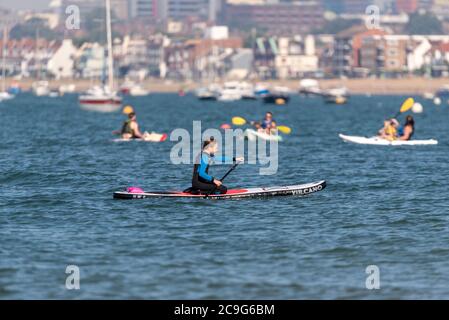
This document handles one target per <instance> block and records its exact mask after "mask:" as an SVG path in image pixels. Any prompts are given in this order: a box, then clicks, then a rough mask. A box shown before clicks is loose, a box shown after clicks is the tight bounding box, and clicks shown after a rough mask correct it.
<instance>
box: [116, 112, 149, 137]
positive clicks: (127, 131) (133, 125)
mask: <svg viewBox="0 0 449 320" xmlns="http://www.w3.org/2000/svg"><path fill="white" fill-rule="evenodd" d="M114 133H118V134H120V135H121V136H122V139H126V140H129V139H143V138H144V135H143V134H142V132H140V130H139V124H138V123H137V116H136V114H135V113H134V112H131V113H129V114H128V120H126V121H125V122H124V123H123V126H122V129H121V130H120V132H118V131H114Z"/></svg>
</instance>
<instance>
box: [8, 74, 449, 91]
mask: <svg viewBox="0 0 449 320" xmlns="http://www.w3.org/2000/svg"><path fill="white" fill-rule="evenodd" d="M34 81H35V80H33V79H22V80H13V79H7V85H9V84H11V83H12V82H17V83H19V84H20V86H21V88H22V89H23V90H30V88H31V84H32V83H33V82H34ZM255 82H263V83H268V84H271V85H273V86H286V87H288V88H290V89H291V90H292V91H297V90H298V87H299V81H298V80H272V81H255ZM49 83H50V87H51V88H52V89H54V90H57V89H58V88H59V86H60V85H62V84H75V85H76V91H78V92H82V91H85V90H86V89H88V88H90V87H92V86H93V85H94V84H98V83H99V82H92V81H91V80H85V79H60V80H50V81H49ZM119 83H122V80H120V81H119ZM319 83H320V86H321V88H322V89H328V88H334V87H340V86H345V87H347V88H348V89H349V91H350V93H351V94H374V95H375V94H377V95H387V94H390V95H404V94H408V95H422V94H424V93H427V92H430V93H433V92H435V91H436V90H438V89H439V88H441V87H442V86H444V85H446V84H449V79H446V78H442V79H428V78H404V79H326V80H319ZM201 85H207V82H203V83H201V84H200V83H198V82H194V81H185V82H178V81H173V80H161V79H148V80H145V81H144V82H143V86H144V87H145V88H147V89H149V90H150V91H151V92H178V91H179V90H181V89H184V90H194V89H196V88H197V87H199V86H201Z"/></svg>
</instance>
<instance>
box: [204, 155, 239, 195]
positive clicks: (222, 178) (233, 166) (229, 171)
mask: <svg viewBox="0 0 449 320" xmlns="http://www.w3.org/2000/svg"><path fill="white" fill-rule="evenodd" d="M239 164H240V162H235V163H234V164H233V165H232V167H231V168H230V169H229V170H228V172H226V173H225V175H224V176H223V177H221V179H220V181H221V182H223V180H224V179H226V177H227V176H228V175H229V174H230V173H231V172H232V171H234V169H235V168H237V166H238V165H239ZM216 190H217V185H215V188H213V189H212V190H211V191H210V192H209V193H208V194H206V196H205V198H207V197H208V196H210V195H211V194H212V193H214V192H215V191H216Z"/></svg>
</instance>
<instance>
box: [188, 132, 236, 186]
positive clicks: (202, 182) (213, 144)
mask: <svg viewBox="0 0 449 320" xmlns="http://www.w3.org/2000/svg"><path fill="white" fill-rule="evenodd" d="M217 151H218V144H217V141H216V140H215V139H214V137H210V139H209V140H206V141H204V142H203V148H202V151H201V153H200V154H199V155H198V157H197V159H196V161H195V165H194V166H193V176H192V188H190V190H189V192H192V193H202V194H203V193H204V194H209V193H217V194H225V193H226V192H227V191H228V189H227V188H226V187H225V186H224V185H223V183H222V182H221V181H220V180H218V179H216V178H215V177H213V176H211V175H209V165H210V164H212V163H213V162H221V163H224V162H230V159H229V158H228V157H225V156H216V155H215V154H216V153H217ZM243 160H244V159H243V157H239V158H234V159H233V161H234V162H243Z"/></svg>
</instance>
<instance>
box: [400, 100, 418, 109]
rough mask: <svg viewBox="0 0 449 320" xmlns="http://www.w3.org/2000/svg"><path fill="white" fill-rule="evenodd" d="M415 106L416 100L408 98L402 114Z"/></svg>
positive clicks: (402, 107) (403, 105)
mask: <svg viewBox="0 0 449 320" xmlns="http://www.w3.org/2000/svg"><path fill="white" fill-rule="evenodd" d="M414 104H415V100H414V99H413V98H408V99H407V100H405V101H404V103H403V104H402V106H401V110H400V113H403V112H406V111H408V110H410V109H411V108H412V107H413V105H414Z"/></svg>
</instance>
